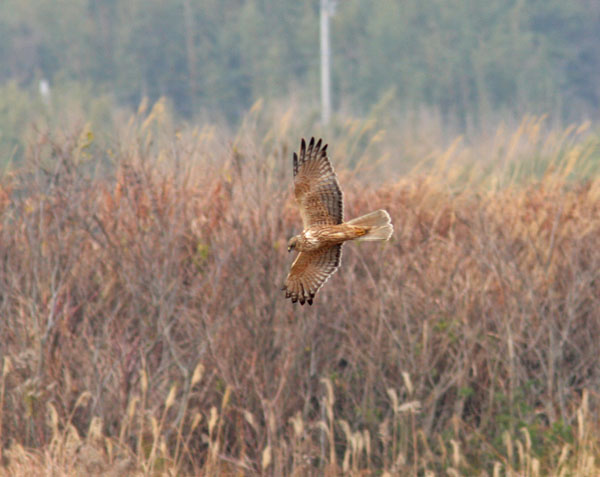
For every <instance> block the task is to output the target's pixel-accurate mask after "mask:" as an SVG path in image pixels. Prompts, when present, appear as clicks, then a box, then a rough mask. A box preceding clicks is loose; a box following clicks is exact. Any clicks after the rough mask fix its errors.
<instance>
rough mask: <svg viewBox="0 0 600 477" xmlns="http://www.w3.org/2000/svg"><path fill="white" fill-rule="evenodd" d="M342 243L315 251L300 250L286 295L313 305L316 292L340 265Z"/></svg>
mask: <svg viewBox="0 0 600 477" xmlns="http://www.w3.org/2000/svg"><path fill="white" fill-rule="evenodd" d="M341 259H342V244H341V243H340V244H336V245H333V246H331V247H324V248H321V249H318V250H315V251H314V252H300V253H299V254H298V256H297V257H296V260H295V261H294V263H293V264H292V268H291V269H290V273H289V274H288V276H287V278H286V280H285V285H284V286H283V288H282V289H283V290H285V292H286V293H285V297H286V298H291V299H292V302H293V303H296V302H297V301H299V302H300V304H301V305H304V302H305V301H306V302H308V304H309V305H312V302H313V298H314V297H315V294H316V293H317V291H318V290H319V288H321V286H323V283H325V282H326V281H327V279H328V278H329V277H330V276H331V275H333V273H334V272H335V271H336V270H337V268H338V267H339V266H340V262H341Z"/></svg>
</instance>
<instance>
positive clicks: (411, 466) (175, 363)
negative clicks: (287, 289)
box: [0, 108, 600, 476]
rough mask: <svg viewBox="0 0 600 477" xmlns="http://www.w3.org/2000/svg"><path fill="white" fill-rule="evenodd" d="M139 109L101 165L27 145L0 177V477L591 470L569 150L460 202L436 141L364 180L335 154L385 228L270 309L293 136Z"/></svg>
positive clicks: (595, 337) (585, 212) (57, 142)
mask: <svg viewBox="0 0 600 477" xmlns="http://www.w3.org/2000/svg"><path fill="white" fill-rule="evenodd" d="M159 113H160V110H157V109H156V108H155V110H153V112H152V113H151V114H150V115H149V116H148V117H146V118H144V117H139V118H134V120H132V122H130V124H129V126H128V128H126V129H125V130H124V131H122V134H121V139H120V140H119V141H115V143H116V146H114V147H113V148H112V150H109V149H108V148H102V149H95V148H94V145H93V137H92V135H91V133H90V132H88V131H86V130H83V133H81V134H79V133H78V134H76V135H73V136H72V137H64V138H60V137H59V136H57V135H53V136H51V137H50V136H41V137H40V138H39V140H38V142H37V143H35V144H32V145H31V150H30V151H29V154H28V155H29V159H28V163H27V165H25V166H23V167H22V168H20V169H18V170H16V171H15V172H12V173H9V174H6V175H5V176H4V177H3V179H2V181H1V183H0V240H1V244H2V248H1V250H0V253H1V255H0V259H1V265H0V315H1V316H2V319H1V320H0V336H1V337H2V339H1V343H0V346H1V356H2V358H3V370H2V374H1V380H0V452H1V457H2V460H1V464H2V466H3V467H0V474H1V473H4V474H5V475H31V474H32V473H40V474H41V473H46V474H47V475H76V474H83V473H91V474H103V475H124V474H135V475H142V474H143V475H154V474H163V473H169V474H172V475H174V474H177V475H240V474H241V475H256V474H261V473H266V474H271V475H323V474H327V475H336V474H341V473H342V472H345V473H351V474H353V475H369V474H370V473H376V472H377V473H381V472H384V473H389V474H395V475H494V476H496V475H523V476H534V475H542V474H552V475H580V476H581V475H597V473H598V472H599V471H600V467H599V463H598V462H597V460H596V456H597V455H598V451H599V449H600V447H599V445H598V438H599V437H600V435H599V433H598V424H599V422H598V409H597V406H598V398H599V395H598V392H599V391H600V390H599V388H598V383H599V382H600V361H599V360H600V356H599V354H598V343H599V340H600V315H599V310H600V277H599V276H598V274H599V273H600V272H599V270H600V249H599V247H598V243H599V241H600V180H598V179H597V178H593V177H592V178H589V179H587V180H578V181H572V182H568V178H569V177H570V175H571V173H572V171H573V168H574V167H578V165H577V164H578V163H577V158H578V157H581V156H582V150H583V149H582V146H581V144H580V143H579V142H578V143H577V144H575V145H571V146H569V148H567V150H561V151H558V150H556V151H554V152H556V155H557V156H553V159H552V161H554V162H552V161H551V162H552V167H547V168H546V172H545V174H544V175H543V176H541V179H539V180H533V179H528V180H522V179H519V180H504V181H500V182H498V181H495V179H494V178H493V177H492V176H485V178H484V179H483V178H482V177H483V176H478V179H477V185H473V186H472V187H469V186H468V185H467V186H465V179H464V177H465V175H461V174H455V175H454V177H455V178H453V179H448V180H446V181H444V180H442V177H443V176H444V174H443V173H442V172H440V169H441V168H443V167H446V168H449V167H450V166H448V164H447V159H448V156H449V155H452V154H454V153H453V152H452V150H449V152H448V151H447V152H446V153H440V154H439V157H438V159H439V161H438V162H439V163H443V164H442V165H441V166H439V167H438V169H435V170H434V169H431V172H430V173H425V172H420V173H413V174H409V175H404V176H402V177H400V178H396V179H394V180H386V181H384V182H381V181H377V180H375V179H372V180H369V182H367V181H366V180H365V179H364V178H359V175H360V174H358V173H357V172H356V171H357V169H350V168H349V167H344V166H341V165H340V163H336V159H337V158H338V157H340V158H341V157H342V155H341V153H337V154H336V145H335V143H333V141H332V144H331V145H332V148H331V149H332V150H333V161H334V164H336V166H337V169H338V173H339V175H340V182H341V184H342V187H343V188H344V190H345V193H346V194H345V200H346V211H347V216H357V215H359V214H361V213H364V212H367V211H370V210H375V209H377V208H380V207H381V208H385V209H387V210H388V211H389V212H390V214H391V215H392V217H393V222H394V225H395V230H396V231H395V235H394V238H393V240H392V241H391V242H389V243H387V244H385V245H383V246H382V245H379V244H350V245H347V246H346V247H345V248H344V256H343V259H342V267H341V269H340V271H339V272H338V273H337V274H336V275H334V277H332V279H331V280H330V281H329V282H328V283H327V285H326V286H325V287H324V288H323V289H322V291H321V292H320V294H319V296H318V297H317V300H316V302H315V304H314V305H313V306H312V307H310V308H308V309H307V307H304V308H302V307H298V306H293V305H292V304H291V303H290V302H289V301H287V300H285V299H284V296H283V295H282V293H281V292H280V286H281V284H282V282H283V279H284V278H285V274H286V273H287V270H288V267H289V264H290V262H291V259H292V257H291V256H290V255H288V254H287V251H286V247H285V244H286V241H287V238H288V237H290V236H291V235H292V234H293V233H294V232H297V231H298V228H299V226H300V219H299V215H298V213H297V211H296V210H295V209H294V206H293V201H292V197H291V186H290V181H291V171H290V164H291V159H290V157H291V150H292V149H295V148H296V147H297V140H296V138H295V137H294V139H293V140H292V139H288V138H287V136H284V135H279V136H278V135H275V136H273V135H271V136H270V137H269V136H265V139H264V140H263V139H262V138H261V137H259V136H257V135H253V131H254V130H253V129H252V128H251V127H250V128H248V129H247V130H242V131H241V132H240V133H239V134H238V135H237V136H235V137H234V136H231V137H230V138H229V137H228V136H227V135H225V134H220V133H216V132H215V131H214V130H213V129H211V128H206V129H203V130H199V131H184V132H181V133H177V134H173V136H172V138H169V137H161V136H160V134H161V131H163V130H161V128H160V124H159V125H158V126H157V124H155V123H154V122H153V121H154V119H156V118H155V116H156V115H158V114H159ZM254 132H255V131H254ZM522 133H523V132H522V131H521V132H520V133H519V134H522ZM162 134H164V131H163V132H162ZM166 136H168V135H166ZM288 136H291V134H288ZM341 142H342V141H340V143H341ZM561 144H562V146H564V142H563V143H561ZM596 144H597V143H596ZM514 147H515V148H516V146H514ZM596 147H597V146H596ZM342 149H343V147H342V145H340V150H342ZM508 149H510V147H508ZM585 150H587V149H585ZM596 151H597V148H596ZM513 152H514V150H513ZM338 154H339V155H338ZM558 155H560V158H559V157H558ZM573 155H578V156H577V157H575V159H573ZM367 159H368V158H367ZM367 159H365V161H363V162H368V160H367ZM374 159H376V157H375V158H374ZM434 159H435V158H434ZM584 159H585V160H586V161H588V160H590V159H589V156H586V157H585V158H584ZM433 162H436V161H435V160H434V161H433ZM360 164H361V163H360V162H359V166H358V167H360ZM513 165H514V164H513ZM457 167H458V166H457ZM507 167H508V166H507ZM462 170H467V169H462ZM495 177H496V178H498V177H499V176H495ZM515 177H516V176H515ZM450 181H452V182H450ZM484 183H485V186H482V185H481V184H484ZM494 183H495V184H496V186H493V185H490V184H494ZM498 184H499V185H498Z"/></svg>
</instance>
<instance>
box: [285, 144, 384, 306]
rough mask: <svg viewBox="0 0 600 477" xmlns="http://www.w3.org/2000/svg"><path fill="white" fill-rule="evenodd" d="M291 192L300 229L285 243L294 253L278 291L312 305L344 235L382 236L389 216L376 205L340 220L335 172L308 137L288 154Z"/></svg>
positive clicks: (337, 257)
mask: <svg viewBox="0 0 600 477" xmlns="http://www.w3.org/2000/svg"><path fill="white" fill-rule="evenodd" d="M294 194H295V196H296V202H297V203H298V206H299V208H300V214H301V215H302V222H303V224H304V230H303V231H302V233H301V234H299V235H296V236H294V237H292V238H291V239H290V240H289V242H288V251H292V250H297V251H298V252H300V253H299V254H298V256H297V257H296V260H295V261H294V263H293V264H292V267H291V269H290V273H289V274H288V276H287V279H286V281H285V285H284V287H283V290H285V292H286V298H291V299H292V302H293V303H296V302H297V301H299V302H300V304H301V305H304V303H305V302H308V304H309V305H312V302H313V298H314V297H315V294H316V293H317V291H318V290H319V288H321V286H323V284H324V283H325V282H326V281H327V279H328V278H329V277H330V276H331V275H332V274H333V273H334V272H335V271H336V270H337V268H338V267H339V265H340V260H341V256H342V244H343V243H344V242H346V241H348V240H355V239H361V240H377V241H379V240H388V239H389V238H390V236H391V235H392V232H393V230H394V229H393V226H392V224H391V220H390V215H389V214H388V213H387V212H386V211H385V210H377V211H375V212H371V213H370V214H366V215H363V216H361V217H358V218H356V219H353V220H350V221H348V222H344V220H343V219H344V203H343V196H342V191H341V189H340V186H339V183H338V180H337V176H336V175H335V172H333V167H331V164H330V162H329V159H328V158H327V145H325V146H323V147H322V148H321V140H319V141H318V142H317V143H316V144H315V139H314V138H312V139H311V140H310V143H309V145H308V149H307V148H306V143H305V141H304V139H302V144H301V147H300V155H299V156H298V155H296V153H294Z"/></svg>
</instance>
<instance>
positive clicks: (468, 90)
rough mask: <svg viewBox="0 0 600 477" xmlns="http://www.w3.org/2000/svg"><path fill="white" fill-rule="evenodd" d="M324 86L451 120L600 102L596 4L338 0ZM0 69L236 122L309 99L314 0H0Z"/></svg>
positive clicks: (315, 85) (343, 96) (584, 0)
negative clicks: (264, 108) (260, 105)
mask: <svg viewBox="0 0 600 477" xmlns="http://www.w3.org/2000/svg"><path fill="white" fill-rule="evenodd" d="M331 31H332V38H331V44H332V68H333V73H332V74H333V98H334V102H335V105H336V107H337V108H341V107H342V108H351V109H352V110H353V111H356V112H361V111H367V110H369V109H371V108H372V107H373V106H374V105H376V104H377V103H378V102H380V101H381V99H382V98H388V99H390V101H391V102H392V104H394V105H395V106H396V107H397V108H402V110H406V109H418V108H422V107H425V108H432V109H435V110H437V111H440V112H441V113H443V114H447V115H452V116H455V117H457V118H459V119H460V120H462V121H465V120H469V119H470V120H472V121H478V120H480V119H481V118H484V117H488V116H489V115H490V114H497V113H499V114H505V113H510V114H513V115H516V116H519V115H521V114H523V113H525V112H533V113H550V114H553V115H556V116H557V117H560V118H562V119H567V120H572V119H578V118H580V117H582V116H592V117H593V116H595V115H596V114H597V111H598V107H599V106H600V81H598V78H600V48H599V47H598V45H600V3H599V2H597V1H592V0H573V1H570V2H565V1H564V0H489V1H485V2H482V1H479V0H429V1H422V0H403V1H398V0H376V1H367V0H343V1H339V2H337V8H336V10H335V14H334V15H333V17H332V20H331ZM0 63H1V64H2V65H3V67H2V68H1V69H0V82H1V83H6V82H7V81H9V80H16V81H17V83H18V84H19V85H20V86H21V87H34V86H35V87H36V88H37V85H38V84H39V81H40V80H41V79H47V80H48V81H49V83H50V87H51V88H52V87H53V86H54V85H56V84H58V83H60V82H64V81H73V80H74V81H77V82H83V83H86V84H88V85H90V86H91V89H92V90H94V91H98V94H111V95H113V96H114V97H115V98H116V100H117V102H118V103H120V104H125V105H134V106H135V105H137V104H139V102H140V100H141V98H143V97H148V98H149V99H150V100H151V101H153V100H155V99H156V98H158V97H160V96H166V97H168V98H170V100H171V101H172V103H173V105H174V107H175V109H176V111H178V112H179V113H180V114H181V115H182V116H184V117H194V116H196V115H197V114H199V113H200V112H210V113H212V114H218V115H220V116H221V117H222V118H224V119H227V120H230V121H231V120H233V121H235V120H236V119H238V118H239V117H240V115H241V113H242V112H243V111H244V110H245V109H247V108H248V107H249V106H250V105H251V104H252V103H253V101H254V100H255V99H256V98H259V97H264V98H276V99H281V98H286V97H288V96H291V95H296V96H298V95H301V97H302V98H303V101H306V102H309V103H311V102H313V103H314V104H315V105H317V104H318V100H319V1H318V0H310V1H298V0H282V1H277V2H275V1H267V0H171V1H164V0H127V1H124V0H61V1H59V2H57V1H56V0H28V1H26V2H23V1H22V0H4V1H3V2H1V3H0Z"/></svg>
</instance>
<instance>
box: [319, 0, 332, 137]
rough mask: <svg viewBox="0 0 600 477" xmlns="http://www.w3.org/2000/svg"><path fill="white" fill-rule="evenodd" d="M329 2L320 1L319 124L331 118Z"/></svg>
mask: <svg viewBox="0 0 600 477" xmlns="http://www.w3.org/2000/svg"><path fill="white" fill-rule="evenodd" d="M330 8H331V7H330V6H329V0H321V122H322V123H323V125H324V126H326V125H327V124H329V118H330V117H331V81H330V75H329V70H330V66H331V61H330V56H331V55H330V52H329V15H330V13H331V11H330Z"/></svg>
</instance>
